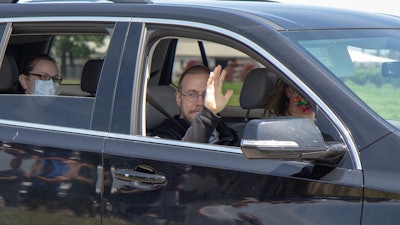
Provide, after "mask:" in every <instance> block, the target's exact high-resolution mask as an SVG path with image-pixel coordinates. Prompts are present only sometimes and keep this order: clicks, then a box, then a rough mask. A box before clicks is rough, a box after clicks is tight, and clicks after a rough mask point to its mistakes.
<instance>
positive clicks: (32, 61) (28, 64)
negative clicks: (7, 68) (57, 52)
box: [19, 53, 56, 75]
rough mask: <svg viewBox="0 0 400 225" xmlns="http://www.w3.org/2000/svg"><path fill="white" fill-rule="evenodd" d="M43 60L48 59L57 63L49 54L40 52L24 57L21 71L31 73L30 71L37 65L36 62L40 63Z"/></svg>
mask: <svg viewBox="0 0 400 225" xmlns="http://www.w3.org/2000/svg"><path fill="white" fill-rule="evenodd" d="M41 60H46V61H50V62H53V63H56V61H55V60H54V59H53V58H52V57H50V56H49V55H48V54H45V53H38V54H34V55H29V56H27V57H25V58H24V59H22V61H21V63H20V65H19V73H20V74H21V73H22V74H25V75H29V73H30V72H31V71H32V69H33V67H35V65H36V63H38V62H39V61H41Z"/></svg>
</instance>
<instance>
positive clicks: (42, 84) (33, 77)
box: [17, 53, 62, 95]
mask: <svg viewBox="0 0 400 225" xmlns="http://www.w3.org/2000/svg"><path fill="white" fill-rule="evenodd" d="M19 71H20V75H19V79H18V80H19V83H18V87H17V89H18V91H19V92H21V93H25V94H32V95H58V94H60V82H61V81H62V78H61V76H60V75H59V71H58V68H57V65H56V62H55V60H54V59H53V58H51V57H50V56H49V55H47V54H44V53H39V54H36V55H31V56H28V57H26V58H24V59H23V60H22V62H21V64H20V68H19Z"/></svg>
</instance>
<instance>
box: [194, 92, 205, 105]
mask: <svg viewBox="0 0 400 225" xmlns="http://www.w3.org/2000/svg"><path fill="white" fill-rule="evenodd" d="M205 97H206V94H203V95H197V99H196V104H197V105H204V99H205Z"/></svg>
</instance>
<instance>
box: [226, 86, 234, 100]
mask: <svg viewBox="0 0 400 225" xmlns="http://www.w3.org/2000/svg"><path fill="white" fill-rule="evenodd" d="M232 95H233V90H231V89H229V90H227V91H226V93H225V96H224V98H225V100H226V102H228V101H229V99H231V97H232Z"/></svg>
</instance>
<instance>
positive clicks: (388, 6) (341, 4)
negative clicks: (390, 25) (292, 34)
mask: <svg viewBox="0 0 400 225" xmlns="http://www.w3.org/2000/svg"><path fill="white" fill-rule="evenodd" d="M277 1H280V2H286V3H291V4H298V3H301V4H307V5H321V6H331V7H337V8H347V9H356V10H361V11H371V12H379V13H387V14H392V15H397V16H400V0H277Z"/></svg>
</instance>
